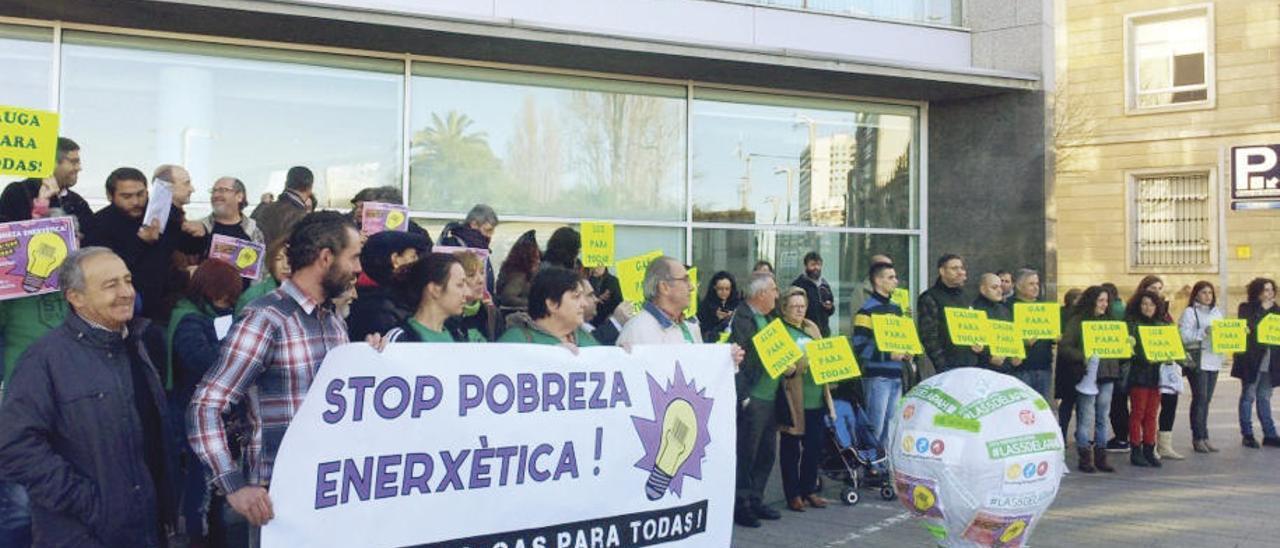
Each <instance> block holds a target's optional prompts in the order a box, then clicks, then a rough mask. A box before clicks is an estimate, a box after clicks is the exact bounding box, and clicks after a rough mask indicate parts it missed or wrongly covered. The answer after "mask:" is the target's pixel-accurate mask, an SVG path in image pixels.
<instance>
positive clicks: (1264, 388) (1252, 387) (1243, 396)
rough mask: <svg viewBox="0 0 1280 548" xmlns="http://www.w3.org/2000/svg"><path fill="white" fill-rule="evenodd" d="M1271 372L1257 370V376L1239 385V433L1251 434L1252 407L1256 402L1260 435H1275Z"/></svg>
mask: <svg viewBox="0 0 1280 548" xmlns="http://www.w3.org/2000/svg"><path fill="white" fill-rule="evenodd" d="M1271 389H1272V386H1271V372H1270V371H1259V372H1258V378H1257V379H1256V380H1254V381H1253V382H1251V383H1249V384H1246V385H1244V386H1241V390H1240V435H1242V436H1252V435H1253V409H1252V408H1253V407H1254V403H1255V402H1256V403H1257V407H1258V422H1260V423H1262V435H1263V437H1267V438H1274V437H1276V423H1275V422H1274V421H1272V420H1271Z"/></svg>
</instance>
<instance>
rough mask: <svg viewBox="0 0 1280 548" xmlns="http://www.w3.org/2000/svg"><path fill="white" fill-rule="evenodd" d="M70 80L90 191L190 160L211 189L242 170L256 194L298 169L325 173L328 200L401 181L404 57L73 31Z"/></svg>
mask: <svg viewBox="0 0 1280 548" xmlns="http://www.w3.org/2000/svg"><path fill="white" fill-rule="evenodd" d="M61 84H62V90H61V91H62V115H63V123H62V126H63V131H62V132H63V133H64V134H65V135H67V136H70V137H72V138H73V139H76V141H77V142H78V143H79V144H80V146H81V147H84V149H85V152H84V158H85V159H84V166H85V167H84V172H83V173H81V175H80V181H81V183H82V184H81V186H82V187H84V188H81V189H79V191H80V193H81V194H83V195H84V196H85V198H88V199H95V198H97V199H105V198H106V196H105V192H106V191H105V189H104V188H103V185H102V184H101V183H100V181H105V180H106V177H107V174H108V173H110V172H111V170H112V169H113V168H115V167H118V166H122V165H127V166H135V167H138V168H140V169H142V170H143V171H144V172H149V171H150V170H151V169H153V168H154V167H155V166H156V165H158V164H162V163H175V164H182V165H184V166H186V167H187V169H188V170H189V171H190V172H191V175H192V179H193V180H194V182H195V183H196V186H197V189H198V190H202V191H203V190H206V189H207V188H208V186H209V185H212V183H213V180H214V179H216V178H218V177H221V176H223V175H231V176H235V177H239V178H240V179H241V180H243V181H244V182H245V185H246V186H247V187H248V190H249V199H250V200H251V201H255V202H256V201H257V197H258V196H259V195H260V194H261V193H262V192H273V193H278V192H280V190H281V189H283V188H284V176H285V173H286V172H287V171H288V169H289V167H291V166H295V165H306V166H308V167H310V168H311V170H312V171H313V172H314V173H315V176H316V195H317V199H318V202H317V203H318V204H319V205H320V206H322V207H340V208H341V207H350V202H349V200H350V198H351V196H353V195H354V194H355V193H356V192H357V191H359V190H360V189H361V188H364V187H368V186H380V185H396V186H399V185H400V179H401V177H400V166H401V159H400V148H401V147H400V135H401V115H402V110H403V95H402V94H403V93H404V71H403V64H402V63H398V62H395V61H382V60H373V59H363V58H358V57H356V58H352V57H346V56H333V55H324V54H312V53H305V54H304V53H298V52H290V51H276V50H268V49H258V48H244V47H236V46H224V45H211V44H196V43H189V42H181V41H174V40H154V39H143V38H134V37H122V36H115V35H105V34H92V33H82V32H72V31H68V32H66V33H65V34H64V36H63V45H62V80H61ZM195 197H196V199H197V200H203V201H206V202H207V201H208V193H207V192H197V193H196V195H195Z"/></svg>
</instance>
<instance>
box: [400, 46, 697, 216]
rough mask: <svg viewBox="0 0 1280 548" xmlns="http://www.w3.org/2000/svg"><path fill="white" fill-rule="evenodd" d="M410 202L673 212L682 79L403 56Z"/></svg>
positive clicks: (586, 212) (571, 211)
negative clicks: (408, 98) (600, 76)
mask: <svg viewBox="0 0 1280 548" xmlns="http://www.w3.org/2000/svg"><path fill="white" fill-rule="evenodd" d="M414 74H415V76H414V78H413V107H412V117H411V124H412V127H413V141H412V149H411V154H412V162H411V166H410V178H411V189H410V193H409V194H410V204H411V206H412V207H413V209H415V210H418V211H433V212H458V211H466V210H467V209H468V208H470V207H471V205H472V204H474V203H477V202H485V203H488V204H491V205H493V206H494V207H495V208H497V209H498V210H499V211H503V212H509V213H513V214H519V215H533V216H564V217H591V218H601V219H611V218H612V219H639V220H665V221H678V220H684V216H685V192H684V190H685V189H684V180H685V141H684V139H685V104H686V102H685V100H684V99H683V94H684V88H681V87H675V86H656V85H647V84H636V83H622V82H616V81H609V80H596V79H584V78H573V77H566V76H547V75H533V74H523V73H515V72H507V71H495V70H487V69H473V68H462V67H447V66H438V65H429V64H420V63H415V64H414Z"/></svg>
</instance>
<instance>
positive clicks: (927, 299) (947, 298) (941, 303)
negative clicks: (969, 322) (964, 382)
mask: <svg viewBox="0 0 1280 548" xmlns="http://www.w3.org/2000/svg"><path fill="white" fill-rule="evenodd" d="M968 278H969V276H968V273H967V272H966V271H965V269H964V259H962V258H960V257H959V256H957V255H951V254H947V255H943V256H942V257H941V258H939V259H938V281H937V282H936V283H934V284H933V287H931V288H929V290H928V291H925V292H924V293H921V294H920V299H919V301H917V304H916V311H917V313H918V315H917V317H916V323H917V324H918V326H919V331H920V343H921V344H922V345H923V346H924V352H925V354H927V355H928V356H929V362H930V363H932V364H933V370H934V371H935V372H938V373H942V372H944V371H947V370H950V369H955V368H957V367H973V366H976V365H978V362H979V354H978V353H979V352H982V350H983V349H982V348H976V347H968V346H960V345H957V344H955V343H952V342H951V331H950V330H949V329H948V328H947V309H948V308H969V304H970V301H969V299H968V298H966V297H965V293H964V282H965V281H966V280H968Z"/></svg>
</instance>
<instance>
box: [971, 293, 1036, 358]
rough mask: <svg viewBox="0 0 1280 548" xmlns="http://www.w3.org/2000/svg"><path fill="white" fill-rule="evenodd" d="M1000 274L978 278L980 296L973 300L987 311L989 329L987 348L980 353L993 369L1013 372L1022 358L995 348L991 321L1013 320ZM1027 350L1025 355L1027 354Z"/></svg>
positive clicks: (976, 306) (980, 308) (977, 305)
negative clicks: (1005, 298)
mask: <svg viewBox="0 0 1280 548" xmlns="http://www.w3.org/2000/svg"><path fill="white" fill-rule="evenodd" d="M1001 287H1002V285H1001V282H1000V276H997V275H995V274H992V273H989V272H988V273H986V274H983V275H982V277H980V278H978V298H977V299H974V301H973V308H975V309H977V310H981V311H983V312H986V313H987V320H988V324H987V326H986V327H987V329H986V330H985V331H986V338H987V339H988V340H987V341H986V342H987V344H986V346H987V348H984V349H983V350H982V352H980V355H981V356H982V363H984V364H989V365H990V366H991V369H993V370H995V371H998V372H1000V373H1009V374H1012V373H1013V371H1014V368H1015V367H1019V366H1021V365H1022V358H1021V357H1016V356H1014V355H1013V353H1010V352H1007V351H1006V352H1001V351H999V350H997V349H996V348H995V346H996V341H994V340H991V339H994V338H995V336H996V333H994V332H993V330H992V328H991V325H990V323H989V322H990V321H991V320H995V321H998V322H1012V321H1013V311H1011V310H1009V306H1008V305H1006V304H1004V293H1003V291H1004V290H1003V289H1001ZM1025 355H1026V354H1025V352H1024V353H1023V356H1025Z"/></svg>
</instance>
